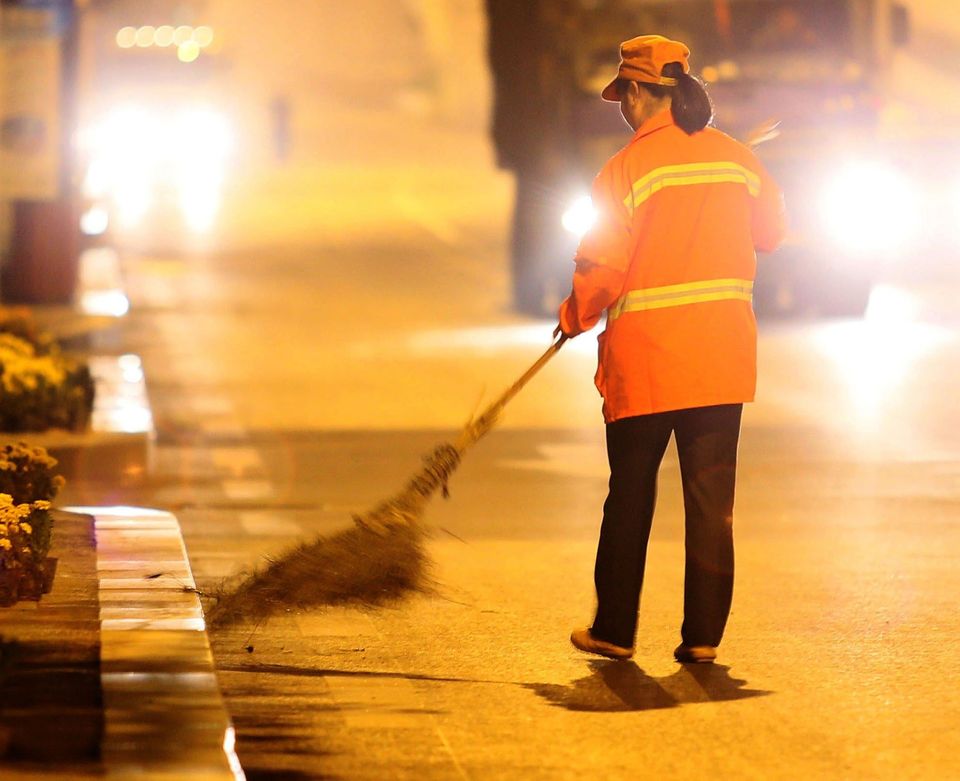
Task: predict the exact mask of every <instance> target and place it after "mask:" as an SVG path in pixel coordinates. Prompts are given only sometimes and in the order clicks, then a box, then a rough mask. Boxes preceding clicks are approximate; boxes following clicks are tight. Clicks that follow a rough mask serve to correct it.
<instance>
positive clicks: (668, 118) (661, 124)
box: [633, 108, 674, 141]
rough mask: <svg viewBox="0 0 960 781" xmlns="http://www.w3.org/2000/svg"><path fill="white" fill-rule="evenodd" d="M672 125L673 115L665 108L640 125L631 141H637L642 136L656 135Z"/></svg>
mask: <svg viewBox="0 0 960 781" xmlns="http://www.w3.org/2000/svg"><path fill="white" fill-rule="evenodd" d="M673 124H674V121H673V114H672V113H671V112H670V109H668V108H665V109H664V110H663V111H661V112H659V113H658V114H654V115H653V116H652V117H650V119H648V120H647V121H646V122H644V123H643V124H642V125H640V127H639V128H637V132H636V133H634V134H633V140H634V141H637V140H639V139H641V138H643V137H644V136H649V135H650V134H651V133H656V132H657V131H658V130H663V129H664V128H665V127H670V126H671V125H673Z"/></svg>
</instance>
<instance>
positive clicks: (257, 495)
mask: <svg viewBox="0 0 960 781" xmlns="http://www.w3.org/2000/svg"><path fill="white" fill-rule="evenodd" d="M221 485H222V486H223V493H224V494H225V495H226V497H227V498H228V499H232V500H233V501H235V502H249V501H254V500H256V499H270V498H271V497H273V496H274V493H275V491H274V488H273V483H271V482H270V481H269V480H224V481H222V483H221Z"/></svg>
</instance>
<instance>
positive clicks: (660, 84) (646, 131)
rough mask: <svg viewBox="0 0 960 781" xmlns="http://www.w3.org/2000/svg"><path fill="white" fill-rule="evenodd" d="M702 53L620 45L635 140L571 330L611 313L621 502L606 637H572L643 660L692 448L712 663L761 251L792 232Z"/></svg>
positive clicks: (695, 651)
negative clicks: (653, 565)
mask: <svg viewBox="0 0 960 781" xmlns="http://www.w3.org/2000/svg"><path fill="white" fill-rule="evenodd" d="M689 56H690V50H689V49H688V48H687V47H686V46H685V45H684V44H682V43H680V42H678V41H672V40H668V39H666V38H663V37H661V36H657V35H646V36H642V37H639V38H634V39H632V40H629V41H626V42H625V43H623V44H622V45H621V47H620V57H621V63H620V68H619V72H618V74H617V77H616V78H615V79H614V80H613V81H612V82H611V83H610V84H609V85H607V87H606V88H605V89H604V90H603V93H602V97H603V99H604V100H607V101H610V102H619V103H620V110H621V113H622V114H623V117H624V119H625V120H626V121H627V123H628V124H629V125H630V127H631V128H633V130H635V131H636V132H635V134H634V136H633V138H632V140H631V141H630V143H628V144H627V146H626V147H624V148H623V149H622V150H621V151H620V152H618V153H617V154H616V155H614V157H612V158H611V159H610V160H609V161H608V162H607V163H606V165H605V166H604V168H603V170H602V171H600V174H599V175H598V176H597V178H596V180H595V182H594V185H593V202H594V207H595V209H596V210H597V213H598V216H597V221H596V222H595V224H594V226H593V228H592V229H591V230H590V231H589V232H588V233H587V234H586V235H585V236H584V238H583V240H582V242H581V244H580V246H579V248H578V250H577V254H576V270H575V272H574V277H573V292H572V293H571V295H570V296H569V298H567V300H566V301H564V302H563V304H562V306H561V308H560V324H559V325H558V327H557V333H558V334H559V333H560V332H562V333H563V334H564V335H565V336H566V337H568V338H572V337H575V336H577V335H578V334H581V333H583V332H584V331H587V330H589V329H590V328H592V327H593V326H594V325H596V324H597V322H598V321H599V320H600V318H601V317H602V316H603V314H604V312H606V315H607V322H606V329H605V330H604V332H603V333H602V334H601V335H600V337H599V366H598V369H597V375H596V384H597V388H598V389H599V391H600V394H601V396H602V397H603V415H604V420H605V422H606V437H607V455H608V458H609V462H610V489H609V495H608V497H607V500H606V502H605V503H604V506H603V523H602V526H601V530H600V541H599V545H598V548H597V559H596V568H595V571H594V579H595V583H596V589H597V612H596V617H595V618H594V621H593V624H592V626H590V627H589V628H585V629H577V630H575V631H574V632H573V633H572V634H571V636H570V640H571V642H572V643H573V645H574V646H576V647H577V648H579V649H580V650H582V651H587V652H589V653H594V654H600V655H601V656H606V657H610V658H613V659H629V658H631V657H632V656H633V654H634V638H635V635H636V629H637V611H638V605H639V600H640V592H641V588H642V585H643V574H644V565H645V559H646V552H647V542H648V540H649V536H650V527H651V524H652V521H653V513H654V505H655V502H656V492H657V472H658V470H659V468H660V462H661V460H662V459H663V454H664V451H665V450H666V447H667V443H668V442H669V440H670V436H671V434H672V435H673V436H674V437H675V438H676V444H677V452H678V454H679V458H680V469H681V475H682V480H683V499H684V509H685V516H686V572H685V582H684V608H683V612H684V615H683V625H682V628H681V631H680V635H681V641H682V642H681V644H680V645H679V647H677V648H676V650H675V651H674V657H675V658H676V659H677V661H679V662H683V663H687V662H712V661H714V659H715V658H716V648H717V646H718V645H719V644H720V640H721V638H722V637H723V632H724V628H725V626H726V623H727V617H728V615H729V613H730V604H731V599H732V595H733V569H734V566H733V564H734V552H733V504H734V487H735V482H736V468H737V446H738V442H739V437H740V418H741V413H742V411H743V404H744V402H749V401H752V400H753V398H754V392H755V388H756V376H757V360H756V353H757V329H756V319H755V317H754V313H753V306H752V291H753V280H754V276H755V271H756V250H760V251H763V252H771V251H773V250H774V249H775V248H776V247H777V245H778V244H779V243H780V241H781V240H782V239H783V235H784V212H783V198H782V195H781V192H780V189H779V187H778V186H777V184H776V183H775V182H774V181H773V179H772V178H771V177H770V175H769V174H768V173H767V172H766V170H765V169H764V168H763V166H762V165H761V164H760V162H759V161H758V160H757V158H756V157H755V156H754V154H753V153H752V152H751V151H750V149H749V148H748V147H746V146H744V145H743V144H741V143H739V142H737V141H735V140H734V139H732V138H730V137H729V136H727V135H725V134H724V133H721V132H720V131H719V130H716V129H713V128H711V127H708V125H709V124H710V123H711V121H712V119H713V106H712V103H711V101H710V98H709V96H708V95H707V93H706V91H705V89H704V87H703V85H702V84H701V82H700V81H698V80H697V79H695V78H694V77H693V76H691V75H690V74H689V71H690V66H689V63H688V59H689Z"/></svg>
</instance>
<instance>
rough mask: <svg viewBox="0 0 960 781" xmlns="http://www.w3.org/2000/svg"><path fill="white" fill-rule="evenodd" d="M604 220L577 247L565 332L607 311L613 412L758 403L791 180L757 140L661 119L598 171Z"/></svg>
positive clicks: (606, 363)
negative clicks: (758, 295)
mask: <svg viewBox="0 0 960 781" xmlns="http://www.w3.org/2000/svg"><path fill="white" fill-rule="evenodd" d="M593 202H594V206H595V208H596V209H597V211H598V219H597V222H596V224H595V225H594V227H593V228H592V229H591V230H590V232H589V233H587V235H586V236H584V238H583V241H582V242H581V243H580V247H579V248H578V250H577V255H576V264H577V267H576V272H575V273H574V278H573V292H572V293H571V295H570V297H569V298H567V300H566V301H564V302H563V305H562V306H561V308H560V325H561V327H562V328H563V331H564V333H566V334H567V335H569V336H575V335H576V334H579V333H582V332H583V331H586V330H588V329H589V328H592V327H593V326H594V325H595V324H596V323H597V321H598V320H599V319H600V317H601V315H602V314H603V312H604V311H606V312H607V327H606V330H605V331H604V332H603V333H602V334H601V335H600V339H599V343H600V361H599V366H598V369H597V377H596V383H597V388H598V389H599V390H600V394H601V395H602V396H603V400H604V404H603V414H604V418H605V420H606V421H607V422H608V423H610V422H613V421H615V420H619V419H621V418H627V417H632V416H634V415H647V414H651V413H655V412H666V411H668V410H676V409H687V408H690V407H705V406H710V405H714V404H737V403H741V402H746V401H752V400H753V397H754V393H755V390H756V380H757V357H756V354H757V329H756V320H755V318H754V315H753V305H752V298H753V280H754V276H755V272H756V253H755V250H756V249H759V250H761V251H767V252H769V251H772V250H774V249H775V248H776V247H777V245H778V244H779V243H780V241H781V240H782V239H783V235H784V230H785V225H784V211H783V198H782V195H781V193H780V189H779V188H778V187H777V185H776V183H775V182H774V181H773V179H772V178H771V177H770V175H769V174H768V173H767V172H766V170H765V169H764V168H763V166H762V165H761V164H760V162H759V161H758V160H757V158H756V157H755V156H754V155H753V153H752V152H751V151H750V150H749V149H748V148H747V147H745V146H744V145H742V144H740V143H739V142H737V141H735V140H734V139H732V138H730V137H729V136H727V135H725V134H724V133H721V132H720V131H718V130H714V129H712V128H708V129H706V130H703V131H702V132H699V133H694V134H693V135H689V136H688V135H687V134H686V133H685V132H684V131H683V130H681V129H680V128H678V127H677V126H676V125H675V124H674V122H673V118H672V116H671V114H670V112H669V110H667V111H664V112H661V113H660V114H658V115H656V116H655V117H653V118H651V119H649V120H648V121H647V122H645V123H644V125H643V126H642V127H641V128H640V129H639V130H638V131H637V132H636V134H635V135H634V137H633V139H632V140H631V142H630V143H629V144H628V145H627V146H626V147H624V148H623V149H622V150H621V151H620V152H618V153H617V154H616V155H614V157H612V158H611V159H610V160H609V161H608V162H607V164H606V165H605V166H604V168H603V170H602V171H601V172H600V174H599V175H598V176H597V178H596V181H595V182H594V186H593Z"/></svg>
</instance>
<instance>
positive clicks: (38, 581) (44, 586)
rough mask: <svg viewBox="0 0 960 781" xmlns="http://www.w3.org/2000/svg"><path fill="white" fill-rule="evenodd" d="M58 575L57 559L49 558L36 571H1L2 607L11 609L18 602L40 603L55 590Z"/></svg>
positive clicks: (0, 604) (0, 590)
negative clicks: (54, 585) (54, 580)
mask: <svg viewBox="0 0 960 781" xmlns="http://www.w3.org/2000/svg"><path fill="white" fill-rule="evenodd" d="M56 574H57V559H55V558H47V559H44V561H43V562H42V563H41V564H40V566H39V567H38V568H37V569H36V570H26V569H7V570H0V607H11V606H12V605H15V604H17V602H39V601H40V598H41V597H42V596H43V595H44V594H49V593H50V591H51V590H52V589H53V579H54V577H55V576H56Z"/></svg>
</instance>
